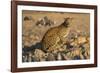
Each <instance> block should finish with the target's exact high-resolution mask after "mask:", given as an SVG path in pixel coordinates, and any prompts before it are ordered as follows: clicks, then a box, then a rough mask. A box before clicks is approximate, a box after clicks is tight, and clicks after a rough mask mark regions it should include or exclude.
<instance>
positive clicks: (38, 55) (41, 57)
mask: <svg viewBox="0 0 100 73" xmlns="http://www.w3.org/2000/svg"><path fill="white" fill-rule="evenodd" d="M45 57H46V54H45V53H44V52H43V51H42V50H40V49H35V51H34V61H45Z"/></svg>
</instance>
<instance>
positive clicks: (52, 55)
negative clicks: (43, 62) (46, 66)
mask: <svg viewBox="0 0 100 73" xmlns="http://www.w3.org/2000/svg"><path fill="white" fill-rule="evenodd" d="M55 60H56V58H55V56H54V54H52V53H49V54H48V56H47V61H55Z"/></svg>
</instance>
